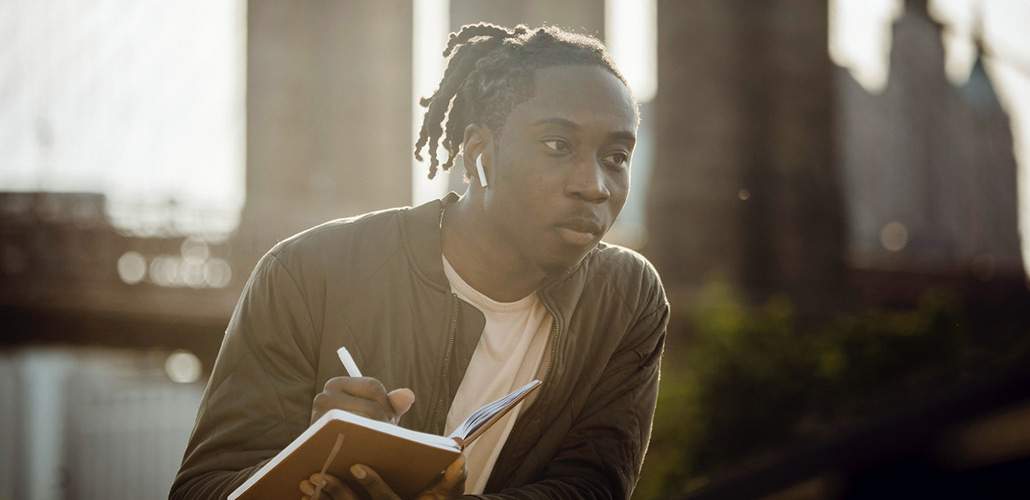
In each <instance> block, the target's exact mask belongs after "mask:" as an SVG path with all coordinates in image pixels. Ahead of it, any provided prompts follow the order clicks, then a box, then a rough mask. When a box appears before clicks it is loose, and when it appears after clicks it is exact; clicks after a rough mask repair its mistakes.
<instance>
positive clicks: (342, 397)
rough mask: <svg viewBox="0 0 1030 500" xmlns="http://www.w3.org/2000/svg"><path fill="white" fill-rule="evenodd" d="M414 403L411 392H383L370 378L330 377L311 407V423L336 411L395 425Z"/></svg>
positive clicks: (407, 390)
mask: <svg viewBox="0 0 1030 500" xmlns="http://www.w3.org/2000/svg"><path fill="white" fill-rule="evenodd" d="M414 402H415V393H413V392H411V389H395V390H393V391H390V392H386V387H383V383H382V382H380V381H378V380H376V379H374V378H371V377H333V378H331V379H329V380H327V381H326V382H325V387H324V389H323V390H322V392H320V393H318V394H317V395H315V400H314V401H313V402H312V405H311V421H312V422H314V421H315V420H318V417H321V416H322V415H323V414H325V412H327V411H329V410H334V409H339V410H347V411H349V412H351V413H356V414H358V415H361V416H363V417H368V418H371V419H373V420H380V421H383V422H390V423H391V424H396V423H397V422H398V421H399V420H400V419H401V416H403V415H404V414H405V413H407V412H408V410H409V409H411V405H412V404H413V403H414Z"/></svg>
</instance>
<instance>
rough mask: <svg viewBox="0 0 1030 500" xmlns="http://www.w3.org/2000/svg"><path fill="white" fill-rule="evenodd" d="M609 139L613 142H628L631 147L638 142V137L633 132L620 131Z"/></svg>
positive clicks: (609, 135) (611, 134)
mask: <svg viewBox="0 0 1030 500" xmlns="http://www.w3.org/2000/svg"><path fill="white" fill-rule="evenodd" d="M608 137H609V138H610V139H611V140H613V141H623V142H628V143H630V144H631V145H632V144H635V143H636V142H637V135H636V134H634V133H633V132H627V131H619V132H612V133H610V134H608Z"/></svg>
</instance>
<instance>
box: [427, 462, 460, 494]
mask: <svg viewBox="0 0 1030 500" xmlns="http://www.w3.org/2000/svg"><path fill="white" fill-rule="evenodd" d="M466 475H467V469H466V468H465V455H464V454H462V455H458V458H456V459H454V461H453V462H451V465H448V466H447V469H445V470H444V471H443V477H442V478H440V482H439V483H437V484H436V486H434V487H433V488H430V489H431V490H432V491H434V492H437V493H440V494H442V495H443V496H445V497H450V496H452V495H461V494H462V493H465V477H466Z"/></svg>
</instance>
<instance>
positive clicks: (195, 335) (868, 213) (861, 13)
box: [0, 0, 1030, 499]
mask: <svg viewBox="0 0 1030 500" xmlns="http://www.w3.org/2000/svg"><path fill="white" fill-rule="evenodd" d="M480 20H485V21H491V22H495V23H500V24H506V25H513V24H517V23H525V24H528V25H540V24H545V23H546V24H556V25H560V26H563V27H566V28H570V29H573V30H576V31H580V32H584V33H589V34H593V35H596V36H598V37H599V38H602V39H603V40H604V41H605V42H606V43H607V44H608V46H609V47H610V49H611V50H612V52H613V54H614V56H615V58H616V61H617V63H618V64H619V65H620V66H621V68H622V69H623V71H624V72H625V73H626V74H627V77H628V79H629V81H630V83H631V86H632V87H633V90H634V92H635V94H636V95H637V97H638V98H639V100H640V101H641V112H642V123H641V130H640V141H639V143H638V147H637V151H636V152H635V154H634V159H633V164H632V169H633V170H632V171H633V186H632V192H631V197H630V201H629V203H628V205H627V207H626V209H625V210H624V212H623V214H622V216H621V218H620V221H619V223H618V225H617V226H616V227H615V228H614V229H613V231H612V232H611V233H610V235H609V238H608V239H609V240H611V241H614V242H617V243H621V244H624V245H627V246H630V247H633V248H636V249H638V250H640V251H642V252H643V253H644V254H645V255H646V256H647V257H648V258H650V259H651V260H652V261H653V262H654V263H655V265H656V266H657V267H658V270H659V272H660V273H661V275H662V277H663V279H664V282H665V286H666V288H667V290H668V292H669V295H670V299H671V302H672V304H673V319H672V323H671V325H670V332H669V338H668V347H667V353H666V357H665V364H664V368H663V379H662V388H661V393H660V400H659V405H658V411H657V415H656V419H655V424H654V433H653V438H652V442H651V446H650V450H649V454H648V456H647V460H646V462H645V465H644V474H643V478H642V480H641V482H640V484H639V486H638V490H637V493H636V495H635V497H636V498H641V499H651V498H697V499H701V498H776V499H808V498H885V497H895V496H897V497H900V496H906V497H911V496H919V497H959V498H1000V497H1011V498H1019V497H1021V495H1020V494H1019V493H1018V492H1019V491H1021V490H1022V491H1026V490H1027V488H1028V487H1030V479H1028V478H1030V363H1028V361H1030V336H1028V333H1030V292H1028V288H1027V282H1028V279H1027V273H1026V268H1027V266H1026V263H1027V262H1028V260H1030V174H1028V173H1027V168H1030V43H1028V42H1030V35H1028V34H1027V33H1026V27H1027V26H1030V2H1028V1H1026V0H936V1H933V0H931V1H919V0H875V1H874V0H831V1H829V2H824V1H819V0H787V1H781V2H751V1H746V0H732V1H730V0H695V1H690V2H687V1H677V0H569V1H563V2H549V1H546V0H413V1H411V0H390V1H372V0H340V1H328V0H322V1H314V0H311V1H297V2H289V3H288V2H277V1H273V0H250V1H245V0H224V1H218V2H204V1H200V0H191V1H179V2H159V1H154V0H141V1H134V2H126V1H115V0H89V1H79V2H63V1H57V0H46V1H36V0H6V1H4V2H2V4H0V332H2V333H0V342H2V344H0V374H3V376H2V377H0V499H3V498H12V499H13V498H19V499H52V498H72V499H90V498H105V499H119V498H161V497H165V496H167V489H168V487H169V486H170V484H171V480H172V478H173V476H174V474H175V472H176V470H177V468H178V464H179V461H180V459H181V456H182V452H183V449H184V447H185V443H186V439H187V437H188V434H189V432H190V430H191V429H192V425H193V419H194V416H195V412H196V408H197V405H198V403H199V399H200V395H201V393H202V391H203V384H204V382H205V381H206V378H207V375H208V373H209V370H210V368H211V366H212V363H213V361H214V358H215V355H216V353H217V351H218V347H219V344H220V342H221V337H222V334H223V331H224V328H225V325H226V322H227V320H228V317H229V314H230V313H231V311H232V307H233V305H234V303H235V301H236V299H237V298H238V295H239V292H240V289H241V287H242V285H243V283H244V281H245V280H246V278H247V276H248V275H249V273H250V270H251V269H252V267H253V266H254V264H255V263H256V261H257V259H258V258H259V257H260V256H261V255H262V254H263V253H264V252H265V251H267V250H268V249H269V248H270V247H271V246H272V245H273V244H274V243H275V242H276V241H278V240H280V239H282V238H284V237H287V236H289V235H291V234H294V233H296V232H298V231H300V230H302V229H305V228H307V227H310V226H312V225H314V224H317V223H320V222H323V221H325V220H328V219H332V218H338V217H345V216H350V215H354V214H358V213H362V212H366V211H371V210H377V209H382V208H387V207H392V206H399V205H407V204H413V203H421V202H423V201H426V200H429V199H432V198H435V197H438V196H440V195H442V194H443V193H445V192H446V191H447V190H448V189H455V190H461V189H462V187H461V186H462V183H461V175H460V174H461V169H460V168H456V169H455V170H454V172H455V174H453V175H446V174H445V175H441V176H438V178H437V179H436V180H434V181H429V180H428V179H427V178H426V172H427V170H426V169H427V166H426V165H424V164H419V163H417V162H415V161H414V160H413V159H412V155H411V149H412V145H413V142H414V141H413V136H414V134H415V131H416V130H417V128H416V127H417V124H418V122H417V120H418V119H419V118H420V117H421V112H420V111H419V109H418V108H416V99H417V97H419V96H424V95H428V94H430V93H431V92H432V91H433V90H434V87H435V85H436V82H437V81H438V79H439V77H440V75H441V73H442V69H443V65H444V60H443V59H442V57H441V56H440V53H441V51H442V49H443V45H444V42H445V40H446V36H447V34H448V33H449V32H450V31H454V30H456V29H457V28H458V27H460V26H461V25H463V24H466V23H472V22H477V21H480Z"/></svg>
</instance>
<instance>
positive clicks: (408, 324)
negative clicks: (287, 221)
mask: <svg viewBox="0 0 1030 500" xmlns="http://www.w3.org/2000/svg"><path fill="white" fill-rule="evenodd" d="M452 52H453V55H452V54H451V53H452ZM448 55H450V56H451V57H450V60H449V62H448V66H447V69H446V71H445V74H444V77H443V80H442V81H441V83H440V87H439V89H438V90H437V91H436V92H435V93H434V94H433V96H432V97H430V98H427V99H423V102H422V103H423V105H425V106H427V107H428V110H427V112H426V115H425V120H424V123H423V126H422V134H421V137H420V139H419V141H418V144H417V145H416V156H418V155H419V152H420V151H421V149H422V147H423V146H426V145H427V144H428V149H429V153H430V157H431V166H430V176H433V175H434V174H435V173H436V171H437V168H438V166H439V161H438V159H437V156H436V147H437V144H438V143H439V142H440V141H441V138H442V142H443V146H444V147H445V148H446V149H447V151H448V153H449V158H448V160H447V162H446V163H445V164H444V165H443V168H444V169H447V168H449V167H450V166H451V165H452V164H453V162H454V159H455V156H456V155H458V154H459V153H462V154H463V155H464V158H465V164H466V177H467V179H468V180H469V188H468V190H467V191H466V193H465V194H464V195H463V196H462V197H461V198H458V197H457V195H455V194H453V193H452V194H451V195H448V196H447V197H446V198H444V199H443V200H439V201H435V202H431V203H428V204H425V205H422V206H419V207H415V208H401V209H393V210H386V211H382V212H377V213H372V214H366V215H363V216H359V217H356V218H351V219H344V220H338V221H332V222H329V223H326V224H323V225H321V226H318V227H315V228H312V229H309V230H307V231H305V232H303V233H301V234H298V235H296V236H294V237H292V238H290V239H287V240H285V241H283V242H280V243H279V244H277V245H276V246H275V247H274V248H273V249H272V250H271V251H269V253H268V254H266V255H265V257H264V258H262V260H261V261H260V262H259V263H258V265H257V267H256V269H255V271H254V273H253V275H252V276H251V278H250V280H249V281H248V283H247V285H246V287H245V289H244V291H243V295H242V296H241V298H240V302H239V304H238V305H237V307H236V310H235V312H234V313H233V317H232V319H231V321H230V323H229V326H228V329H227V331H226V336H225V339H224V341H223V345H222V349H221V352H220V353H219V356H218V360H217V362H216V364H215V368H214V372H213V373H212V376H211V381H210V383H209V385H208V388H207V390H206V392H205V394H204V400H203V402H202V403H201V407H200V410H199V413H198V416H197V425H196V428H195V429H194V432H193V436H192V437H191V439H190V442H189V445H188V448H187V450H186V455H185V457H184V460H183V465H182V468H181V470H180V472H179V475H178V477H177V478H176V482H175V484H174V485H173V488H172V493H171V496H172V497H173V498H190V499H194V498H219V497H223V496H224V495H226V494H227V493H229V492H230V491H232V490H233V489H234V488H235V487H236V486H237V485H239V484H240V483H242V482H243V481H244V480H245V479H246V478H247V477H248V476H249V475H250V474H251V473H253V472H254V471H255V470H256V469H257V468H259V467H260V466H261V465H262V464H263V463H264V462H265V461H266V460H267V459H268V458H270V457H271V456H273V455H274V454H275V453H277V452H278V451H279V450H280V449H282V448H283V447H284V446H285V445H286V444H288V443H289V442H290V441H291V440H293V439H294V438H295V437H296V436H297V435H299V434H300V433H301V432H302V431H303V430H304V429H305V428H306V427H307V426H308V425H309V424H310V423H311V422H312V421H313V420H314V419H316V418H318V416H320V415H322V414H323V413H325V412H326V411H328V410H329V409H332V408H341V409H346V410H349V411H353V412H355V413H359V414H363V415H365V416H368V417H371V418H376V419H380V420H386V421H392V422H398V423H399V424H400V425H402V426H404V427H408V428H412V429H415V430H419V431H425V432H433V433H438V434H442V433H444V432H445V431H450V430H451V428H453V426H454V425H456V424H457V423H458V422H460V421H461V420H462V419H464V418H465V417H466V416H467V413H468V411H471V410H472V409H475V408H476V407H478V406H480V405H481V404H483V403H485V402H488V401H490V400H492V399H495V398H496V397H497V396H500V395H503V394H506V393H507V392H509V391H511V390H512V389H513V388H516V387H518V386H520V385H522V384H523V383H525V382H526V381H528V380H530V379H532V378H540V379H541V380H543V381H544V384H543V386H542V387H541V389H540V390H539V391H538V394H535V395H534V397H533V398H531V400H527V401H526V402H524V403H522V405H521V406H520V407H519V408H517V409H516V410H514V411H513V412H512V413H511V414H509V416H507V417H505V420H502V421H501V422H499V423H498V424H496V425H494V427H493V428H491V430H490V431H489V432H487V433H486V434H484V435H483V436H482V437H481V438H480V439H479V440H478V441H476V442H475V443H474V444H473V445H472V446H471V447H470V448H469V449H466V452H465V454H464V455H463V458H461V459H459V460H458V461H457V462H456V463H455V464H453V465H452V466H451V467H449V468H448V470H447V471H446V473H445V474H443V475H442V477H441V479H440V480H439V482H438V483H436V484H434V485H431V486H430V487H429V488H428V489H427V490H426V492H425V493H424V495H423V497H425V498H445V497H454V496H460V495H461V494H462V493H469V494H476V495H481V496H482V497H483V498H558V497H561V498H580V497H589V498H613V497H614V498H626V497H629V496H630V494H631V493H632V491H633V487H634V485H635V483H636V480H637V476H638V474H639V471H640V466H641V463H642V461H643V457H644V453H645V451H646V448H647V443H648V439H649V437H650V430H651V418H652V415H653V412H654V405H655V398H656V394H657V388H658V385H657V384H658V372H659V364H660V358H661V353H662V350H663V346H664V341H665V329H666V324H667V321H668V314H669V305H668V302H667V301H666V299H665V294H664V291H663V290H662V287H661V283H660V282H659V280H658V276H657V274H656V273H655V271H654V269H653V267H651V265H650V264H649V263H648V262H647V261H646V260H645V259H644V258H643V257H641V256H640V255H638V254H636V253H633V252H631V251H629V250H626V249H623V248H620V247H617V246H612V245H608V244H605V243H601V242H600V239H601V237H602V236H603V234H604V233H605V231H607V229H608V228H610V227H611V225H612V223H613V222H614V220H615V218H616V216H617V215H618V213H619V211H620V210H621V209H622V206H623V204H624V203H625V200H626V196H627V194H628V190H629V178H630V174H629V160H630V157H631V154H632V150H633V146H634V142H635V134H636V128H637V123H638V115H637V106H636V104H635V102H634V101H633V98H632V96H631V94H630V92H629V89H628V87H627V85H626V82H625V79H624V78H623V77H622V76H621V75H620V74H619V72H618V70H617V69H616V68H615V67H614V65H613V64H612V62H611V60H610V59H609V57H608V55H607V54H606V52H605V49H604V47H603V46H602V45H601V44H600V43H599V42H598V41H596V40H595V39H592V38H589V37H584V36H581V35H573V34H570V33H567V32H564V31H561V30H559V29H557V28H553V27H548V28H541V29H537V30H534V31H529V30H527V29H526V28H525V27H522V26H520V27H517V28H515V29H512V30H509V29H506V28H502V27H498V26H494V25H489V24H479V25H470V26H465V27H463V28H462V29H461V30H460V31H459V32H458V33H456V34H452V35H451V37H450V40H449V42H448V46H447V50H446V51H445V52H444V56H445V57H446V56H448ZM448 110H450V111H449V112H448ZM445 115H446V118H447V122H446V127H444V126H443V122H444V118H445ZM473 165H474V167H473ZM340 346H346V347H347V348H348V349H349V350H350V351H351V353H352V354H353V355H354V357H355V359H356V361H357V364H358V365H359V366H360V367H361V369H362V371H363V372H364V373H365V374H366V375H367V377H366V378H350V377H345V376H343V375H344V369H343V367H342V366H340V363H339V361H338V360H337V359H336V356H335V351H336V349H337V348H338V347H340ZM398 388H400V389H398ZM388 389H393V390H388ZM463 468H464V469H465V470H466V471H467V472H463ZM312 472H315V471H312ZM351 472H352V475H353V477H348V478H330V477H326V476H321V475H318V474H313V475H312V477H311V478H309V479H308V480H305V481H304V482H302V484H300V485H299V490H298V494H299V496H300V495H305V496H306V495H312V494H314V490H315V489H316V488H321V497H322V498H335V499H337V500H338V499H343V498H356V497H355V496H354V495H356V494H359V493H360V494H363V495H368V496H371V497H372V498H395V495H393V493H392V491H391V490H390V487H389V485H388V484H386V483H385V482H383V481H382V480H381V479H379V477H378V475H377V474H376V473H375V471H374V470H372V469H371V468H368V467H363V466H360V465H358V466H355V468H353V469H352V471H351ZM466 474H467V475H466ZM362 490H364V491H362Z"/></svg>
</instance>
